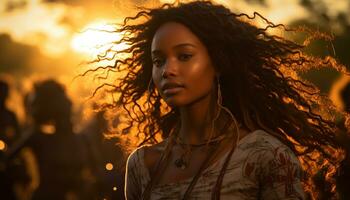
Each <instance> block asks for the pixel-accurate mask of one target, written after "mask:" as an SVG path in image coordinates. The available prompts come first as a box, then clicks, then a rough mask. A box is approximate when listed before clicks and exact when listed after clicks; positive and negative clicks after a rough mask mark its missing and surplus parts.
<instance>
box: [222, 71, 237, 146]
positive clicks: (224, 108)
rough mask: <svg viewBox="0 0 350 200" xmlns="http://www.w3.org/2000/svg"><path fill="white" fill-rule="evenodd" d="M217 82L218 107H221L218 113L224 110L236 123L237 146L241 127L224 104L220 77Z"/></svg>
mask: <svg viewBox="0 0 350 200" xmlns="http://www.w3.org/2000/svg"><path fill="white" fill-rule="evenodd" d="M216 80H217V96H218V97H217V105H218V107H219V111H218V113H220V112H221V110H224V111H225V112H227V113H228V114H229V115H230V117H231V119H232V121H233V123H234V126H235V128H236V133H237V140H236V145H238V142H239V138H240V131H239V127H240V125H239V124H238V122H237V119H236V117H235V116H234V115H233V114H232V112H231V111H230V109H228V108H227V107H225V106H224V105H223V104H222V92H221V85H220V80H219V76H217V78H216ZM218 115H219V114H218ZM218 115H217V117H218Z"/></svg>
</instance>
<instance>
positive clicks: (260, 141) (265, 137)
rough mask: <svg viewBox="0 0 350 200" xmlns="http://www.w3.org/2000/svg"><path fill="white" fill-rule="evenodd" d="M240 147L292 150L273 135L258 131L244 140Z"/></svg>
mask: <svg viewBox="0 0 350 200" xmlns="http://www.w3.org/2000/svg"><path fill="white" fill-rule="evenodd" d="M240 147H241V148H243V149H251V148H254V149H255V148H259V149H276V148H279V149H289V150H290V148H289V147H288V146H287V145H286V144H285V143H283V142H282V141H281V140H279V139H278V138H277V137H275V136H273V134H271V133H268V132H266V131H264V130H261V129H258V130H255V131H253V132H251V133H250V134H248V135H247V136H246V137H244V138H243V139H242V141H241V142H240Z"/></svg>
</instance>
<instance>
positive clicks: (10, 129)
mask: <svg viewBox="0 0 350 200" xmlns="http://www.w3.org/2000/svg"><path fill="white" fill-rule="evenodd" d="M8 94H9V85H8V83H6V82H5V81H3V80H0V154H1V156H2V158H4V157H3V156H4V153H5V152H6V151H7V150H8V149H9V148H10V147H11V146H12V144H13V143H14V141H15V140H16V139H17V137H18V133H19V127H18V122H17V118H16V115H15V114H14V113H13V112H12V111H10V110H9V109H8V108H7V107H6V100H7V98H8ZM17 167H18V166H17V165H15V163H13V162H11V163H10V162H9V163H7V162H6V163H5V161H4V160H3V159H2V162H1V163H0V196H1V198H4V199H8V200H11V199H15V194H14V191H13V183H14V178H15V177H14V176H15V174H16V173H15V171H16V169H17Z"/></svg>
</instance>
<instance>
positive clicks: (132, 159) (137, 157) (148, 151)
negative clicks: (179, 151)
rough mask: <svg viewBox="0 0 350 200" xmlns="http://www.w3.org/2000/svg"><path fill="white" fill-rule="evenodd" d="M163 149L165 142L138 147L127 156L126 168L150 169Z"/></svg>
mask: <svg viewBox="0 0 350 200" xmlns="http://www.w3.org/2000/svg"><path fill="white" fill-rule="evenodd" d="M164 148H165V141H162V142H160V143H157V144H154V145H145V146H141V147H138V148H137V149H135V150H134V151H133V152H132V153H131V154H130V155H129V158H128V166H129V167H133V166H136V167H140V166H143V165H144V166H145V167H147V168H148V169H151V168H152V167H153V166H154V164H155V163H156V161H157V160H158V158H159V157H160V155H161V153H162V151H163V150H164Z"/></svg>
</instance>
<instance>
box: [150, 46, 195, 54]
mask: <svg viewBox="0 0 350 200" xmlns="http://www.w3.org/2000/svg"><path fill="white" fill-rule="evenodd" d="M188 46H190V47H196V45H194V44H191V43H181V44H177V45H175V46H173V47H172V48H173V49H178V48H181V47H188ZM159 54H162V51H161V50H160V49H155V50H153V51H152V55H159Z"/></svg>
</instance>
